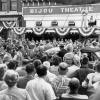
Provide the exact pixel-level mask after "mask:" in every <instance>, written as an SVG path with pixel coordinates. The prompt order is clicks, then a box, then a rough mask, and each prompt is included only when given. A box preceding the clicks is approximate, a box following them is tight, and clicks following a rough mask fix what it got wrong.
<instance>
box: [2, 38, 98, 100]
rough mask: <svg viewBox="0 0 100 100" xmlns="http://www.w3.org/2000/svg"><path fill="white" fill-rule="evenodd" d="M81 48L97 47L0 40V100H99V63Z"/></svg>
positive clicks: (92, 43)
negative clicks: (92, 60) (91, 61)
mask: <svg viewBox="0 0 100 100" xmlns="http://www.w3.org/2000/svg"><path fill="white" fill-rule="evenodd" d="M84 47H90V48H100V43H99V42H98V41H97V40H96V39H88V40H87V41H83V42H81V41H78V40H76V41H74V42H73V41H72V40H71V39H69V40H66V39H65V40H63V39H61V40H52V41H51V40H40V41H34V40H31V41H29V40H28V39H27V40H25V39H24V40H16V39H9V38H8V39H7V40H4V39H2V38H0V100H67V99H68V100H71V99H73V98H74V99H75V100H99V98H100V92H99V91H100V88H99V87H100V76H99V75H100V62H99V60H97V59H94V63H90V59H89V56H88V54H87V53H82V52H81V49H82V48H84ZM53 48H54V49H53Z"/></svg>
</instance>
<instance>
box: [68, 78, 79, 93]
mask: <svg viewBox="0 0 100 100" xmlns="http://www.w3.org/2000/svg"><path fill="white" fill-rule="evenodd" d="M79 86H80V81H79V80H78V79H77V78H72V79H71V80H70V82H69V87H70V90H71V91H73V92H74V93H75V92H76V91H78V89H79Z"/></svg>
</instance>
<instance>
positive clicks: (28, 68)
mask: <svg viewBox="0 0 100 100" xmlns="http://www.w3.org/2000/svg"><path fill="white" fill-rule="evenodd" d="M25 70H26V72H27V74H31V73H33V72H34V65H33V63H29V64H27V65H26V69H25Z"/></svg>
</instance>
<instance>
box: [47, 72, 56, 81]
mask: <svg viewBox="0 0 100 100" xmlns="http://www.w3.org/2000/svg"><path fill="white" fill-rule="evenodd" d="M47 77H48V79H49V81H50V82H52V81H53V80H54V79H55V78H56V77H57V76H56V75H55V74H53V73H51V72H49V71H47Z"/></svg>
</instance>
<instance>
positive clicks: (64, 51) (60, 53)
mask: <svg viewBox="0 0 100 100" xmlns="http://www.w3.org/2000/svg"><path fill="white" fill-rule="evenodd" d="M66 53H67V51H66V50H65V49H61V50H60V51H59V52H58V56H59V57H61V58H62V59H63V57H64V55H65V54H66Z"/></svg>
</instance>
